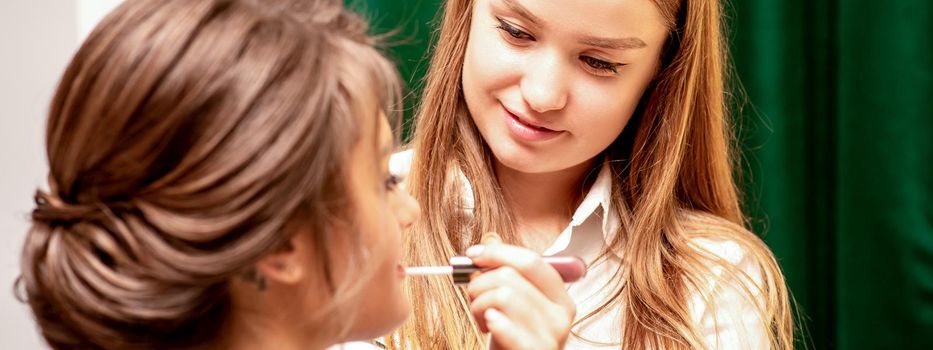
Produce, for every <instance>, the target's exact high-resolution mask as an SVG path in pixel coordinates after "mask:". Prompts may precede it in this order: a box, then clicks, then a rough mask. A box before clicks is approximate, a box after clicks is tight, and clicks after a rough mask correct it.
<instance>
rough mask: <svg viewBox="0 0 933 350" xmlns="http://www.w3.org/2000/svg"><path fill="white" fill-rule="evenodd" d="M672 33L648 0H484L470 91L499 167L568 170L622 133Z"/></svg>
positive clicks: (472, 46) (476, 19) (466, 87)
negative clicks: (668, 34) (669, 34)
mask: <svg viewBox="0 0 933 350" xmlns="http://www.w3.org/2000/svg"><path fill="white" fill-rule="evenodd" d="M666 35H667V30H666V28H665V26H664V24H663V21H662V19H661V17H660V14H659V13H658V9H657V8H656V7H655V5H654V4H653V3H652V1H651V0H579V1H548V0H477V1H476V3H475V4H474V7H473V16H472V24H471V27H470V36H469V42H468V44H467V48H466V56H465V60H464V66H463V94H464V97H465V99H466V103H467V106H468V108H469V111H470V114H471V115H472V117H473V121H474V122H475V123H476V126H477V127H478V129H479V131H480V133H481V134H482V136H483V139H484V140H485V141H486V143H487V144H488V145H489V147H490V149H491V150H492V152H493V154H494V155H495V158H496V160H497V161H498V162H499V163H500V165H503V166H505V167H507V168H509V169H513V170H516V171H520V172H526V173H545V172H553V171H559V170H563V169H567V168H570V167H573V166H575V165H579V164H581V163H583V162H587V161H589V160H591V159H593V158H594V157H595V156H596V155H597V154H599V153H600V152H602V151H603V150H604V149H606V147H608V146H609V145H610V144H611V143H612V142H613V141H614V140H615V139H616V137H617V136H618V135H619V134H620V133H621V131H622V129H623V128H624V127H625V125H626V123H627V122H628V121H629V119H630V118H631V116H632V113H633V112H634V110H635V108H636V106H637V105H638V102H639V100H640V98H641V97H642V94H643V93H644V91H645V89H646V88H647V87H648V86H649V84H650V82H651V81H652V79H653V78H654V76H655V74H656V71H657V69H658V65H659V57H660V53H661V49H662V46H663V43H664V40H665V38H666Z"/></svg>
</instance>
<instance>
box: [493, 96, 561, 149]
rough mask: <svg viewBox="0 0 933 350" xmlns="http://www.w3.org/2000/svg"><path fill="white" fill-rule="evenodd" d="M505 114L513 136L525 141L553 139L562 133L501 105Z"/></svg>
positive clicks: (506, 122)
mask: <svg viewBox="0 0 933 350" xmlns="http://www.w3.org/2000/svg"><path fill="white" fill-rule="evenodd" d="M502 111H503V114H504V115H505V124H506V126H508V129H509V133H510V134H512V136H513V137H515V138H517V139H519V140H522V141H526V142H541V141H546V140H550V139H553V138H555V137H557V136H559V135H560V134H562V133H563V131H561V130H552V129H548V128H546V127H544V126H542V125H540V123H537V122H535V121H532V120H530V119H529V118H527V117H523V116H521V115H520V114H518V113H515V112H512V111H511V110H510V109H509V108H508V107H506V106H504V105H503V106H502Z"/></svg>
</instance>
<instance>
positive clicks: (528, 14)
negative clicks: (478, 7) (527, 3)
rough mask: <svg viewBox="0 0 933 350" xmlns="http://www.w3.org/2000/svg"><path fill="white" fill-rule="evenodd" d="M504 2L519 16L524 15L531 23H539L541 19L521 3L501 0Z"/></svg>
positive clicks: (512, 0) (513, 0)
mask: <svg viewBox="0 0 933 350" xmlns="http://www.w3.org/2000/svg"><path fill="white" fill-rule="evenodd" d="M502 2H503V3H505V6H508V7H509V9H510V10H512V11H514V12H515V13H517V14H518V15H519V16H521V17H524V18H525V19H526V20H528V22H531V23H533V24H541V22H542V21H541V19H540V18H538V17H537V16H535V15H533V14H531V11H528V9H526V8H525V7H524V6H522V4H519V3H518V2H516V1H515V0H502Z"/></svg>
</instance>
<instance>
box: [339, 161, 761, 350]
mask: <svg viewBox="0 0 933 350" xmlns="http://www.w3.org/2000/svg"><path fill="white" fill-rule="evenodd" d="M413 154H414V153H413V152H412V151H411V150H408V151H404V152H399V153H396V154H395V155H393V156H392V159H391V160H390V163H389V168H390V171H391V172H392V173H394V174H397V175H401V176H406V175H408V173H409V170H410V167H411V160H412V156H413ZM461 179H462V180H463V183H464V184H465V188H464V192H463V197H464V206H465V208H466V209H467V210H471V209H472V206H473V191H472V189H471V188H470V186H469V183H468V182H467V181H466V178H465V177H461ZM610 194H611V183H610V173H609V168H608V167H603V168H602V169H601V170H600V172H599V175H598V176H597V177H596V181H595V182H594V183H593V185H592V187H591V188H590V190H589V192H588V193H587V194H586V196H585V197H584V198H583V201H582V202H581V203H580V205H579V206H578V207H577V209H576V211H575V212H574V214H573V217H572V219H571V220H570V223H569V224H568V225H567V228H565V229H564V231H563V232H561V234H560V235H559V236H557V238H556V239H555V240H554V242H553V243H552V244H551V246H550V247H549V248H548V249H546V250H545V251H544V255H574V256H577V257H580V258H581V259H583V260H584V261H586V262H587V265H588V270H587V274H586V276H585V277H584V278H583V279H582V280H580V281H577V282H576V283H571V284H568V285H567V292H568V293H569V294H570V297H571V298H573V300H574V301H575V302H576V304H577V317H578V318H582V317H583V316H585V315H587V314H588V313H589V312H590V311H592V310H595V309H596V308H598V307H600V306H601V305H603V303H604V302H605V301H606V300H607V299H608V298H609V297H611V296H612V293H613V292H614V291H616V290H618V287H619V285H620V284H621V283H624V281H620V280H619V279H618V278H616V279H613V276H614V275H615V274H616V272H617V271H619V269H620V268H621V257H620V256H618V255H609V256H604V257H602V258H599V255H600V253H601V252H603V251H604V249H605V248H606V246H607V245H608V244H610V242H611V241H612V239H613V238H614V235H615V234H616V232H617V231H616V230H617V229H618V227H619V218H618V217H617V216H616V215H615V214H614V211H613V210H612V207H611V200H610ZM693 243H694V244H695V245H696V246H697V247H698V248H700V249H703V250H706V251H708V252H710V253H713V254H715V255H717V256H718V257H720V258H723V259H725V260H726V261H728V262H729V263H731V264H733V265H734V266H736V267H737V268H739V269H740V270H742V271H744V272H745V273H746V274H748V276H750V277H751V279H752V281H751V282H748V283H755V284H756V285H759V286H760V285H761V284H762V278H761V273H760V271H759V269H758V268H757V265H756V264H755V262H754V261H753V260H752V259H751V257H750V256H749V255H747V254H746V253H745V251H744V250H743V249H742V248H741V247H740V246H739V245H738V244H736V243H735V242H732V241H713V240H709V239H694V240H693ZM712 270H713V272H714V274H713V275H711V276H709V279H708V286H709V289H707V290H718V291H719V293H718V294H717V295H716V296H715V297H714V298H713V300H712V302H711V303H707V301H706V300H704V298H703V296H702V295H700V293H699V292H695V293H693V295H692V296H691V299H690V302H689V306H690V312H691V315H692V317H693V320H694V321H695V322H696V325H697V328H698V329H699V330H700V331H701V332H702V334H703V336H704V338H705V340H706V343H707V344H708V345H709V347H710V348H711V349H767V348H768V347H769V345H768V337H767V333H766V332H767V331H766V329H765V326H764V323H763V322H762V320H761V319H760V317H759V313H758V312H757V307H756V305H755V304H754V303H763V302H764V301H763V300H760V299H761V297H760V296H757V295H756V297H758V299H759V300H754V301H753V300H749V299H748V298H747V297H745V296H743V293H742V292H740V291H741V289H740V288H741V283H740V282H738V281H726V280H724V277H723V274H722V268H721V267H713V268H712ZM749 287H751V288H750V289H751V290H753V291H754V290H757V288H755V287H752V286H749ZM412 302H417V301H412ZM710 304H715V308H712V309H713V310H715V313H713V312H710V311H708V310H709V309H711V308H710V307H709V306H710ZM621 310H622V308H621V306H619V305H614V306H609V307H608V308H607V310H605V311H604V312H602V313H600V314H598V315H597V316H595V317H592V318H589V319H588V320H586V321H585V322H583V323H581V324H578V325H576V327H574V329H573V330H574V332H575V333H576V334H578V335H580V336H581V337H582V338H584V339H586V340H584V339H581V338H580V337H577V336H571V337H570V339H569V340H568V341H567V346H566V349H610V348H615V349H618V348H620V345H621V339H620V330H621V329H622V324H621V322H622V315H621ZM373 348H375V347H374V346H373V345H369V344H360V343H354V344H353V345H352V346H351V347H346V349H360V350H362V349H373Z"/></svg>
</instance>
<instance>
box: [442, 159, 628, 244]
mask: <svg viewBox="0 0 933 350" xmlns="http://www.w3.org/2000/svg"><path fill="white" fill-rule="evenodd" d="M459 178H460V181H461V183H462V184H463V197H462V198H463V209H464V210H466V211H467V212H468V213H469V214H471V215H472V214H473V208H474V199H473V186H472V185H471V184H470V181H469V180H468V179H467V178H466V176H465V175H464V174H463V172H462V171H461V172H459ZM594 215H596V216H597V217H598V218H599V219H601V226H600V227H601V228H602V237H603V244H605V245H609V244H611V243H612V240H613V238H615V235H616V233H617V231H618V229H619V217H618V215H616V212H615V211H614V210H613V207H612V171H611V170H610V168H609V165H608V164H607V163H604V164H603V165H602V166H601V167H600V170H599V175H597V176H596V181H594V182H593V185H592V186H590V189H589V191H588V192H587V193H586V196H584V197H583V201H581V202H580V205H579V206H577V209H576V210H575V211H574V213H573V217H571V219H570V224H569V225H568V226H567V228H566V229H564V231H563V232H561V234H560V235H558V236H557V239H555V240H554V243H553V244H551V247H549V248H548V249H546V250H545V251H544V255H553V254H556V253H559V252H561V251H563V250H565V249H566V248H567V246H568V245H569V244H570V241H571V240H572V239H573V238H574V237H573V235H574V231H575V230H574V228H577V227H579V226H581V225H583V223H584V222H586V221H587V220H588V219H590V218H591V217H593V216H594Z"/></svg>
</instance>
